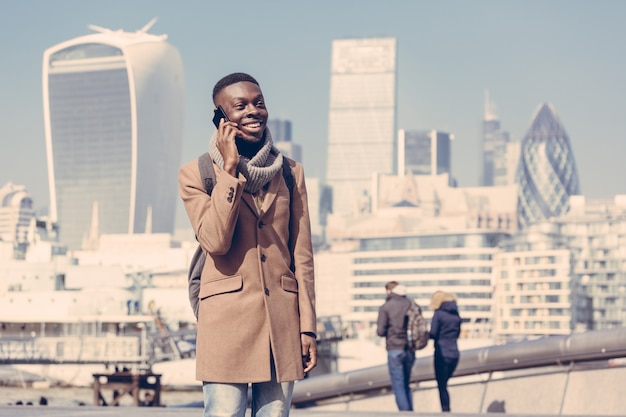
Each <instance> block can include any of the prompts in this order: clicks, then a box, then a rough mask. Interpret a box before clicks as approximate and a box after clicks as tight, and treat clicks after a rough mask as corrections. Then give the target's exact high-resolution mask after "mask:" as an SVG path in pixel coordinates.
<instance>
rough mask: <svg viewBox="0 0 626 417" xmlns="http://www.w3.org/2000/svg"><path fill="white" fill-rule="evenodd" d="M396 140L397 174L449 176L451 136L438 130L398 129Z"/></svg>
mask: <svg viewBox="0 0 626 417" xmlns="http://www.w3.org/2000/svg"><path fill="white" fill-rule="evenodd" d="M398 138H399V140H398V142H399V143H398V148H399V149H398V150H399V152H398V155H399V156H398V174H400V175H402V174H406V173H409V172H410V173H412V174H414V175H439V174H451V172H450V171H451V164H450V156H451V155H450V154H451V148H452V139H453V138H454V136H453V135H451V134H449V133H446V132H440V131H438V130H403V129H400V131H399V133H398ZM450 178H451V176H450Z"/></svg>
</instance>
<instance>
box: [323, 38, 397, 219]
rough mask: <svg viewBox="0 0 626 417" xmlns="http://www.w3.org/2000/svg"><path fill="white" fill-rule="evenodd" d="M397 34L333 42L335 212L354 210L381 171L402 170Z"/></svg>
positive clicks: (331, 180) (330, 177)
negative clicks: (398, 136) (399, 159)
mask: <svg viewBox="0 0 626 417" xmlns="http://www.w3.org/2000/svg"><path fill="white" fill-rule="evenodd" d="M395 110H396V39H395V38H369V39H344V40H335V41H333V44H332V60H331V79H330V110H329V115H328V158H327V162H326V164H327V165H326V182H327V184H328V185H330V186H331V187H332V189H333V196H334V197H333V213H334V214H338V215H350V214H353V213H354V212H355V211H356V210H357V207H358V204H359V202H360V201H362V199H363V197H364V195H369V194H370V190H369V189H370V187H371V182H372V175H373V173H375V172H379V173H383V174H393V173H395V170H396V134H395V132H396V129H395V123H396V111H395Z"/></svg>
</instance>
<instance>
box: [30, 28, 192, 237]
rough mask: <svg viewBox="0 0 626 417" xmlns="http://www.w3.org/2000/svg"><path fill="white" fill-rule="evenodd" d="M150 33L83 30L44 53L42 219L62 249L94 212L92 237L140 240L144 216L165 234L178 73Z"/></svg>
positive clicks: (169, 222)
mask: <svg viewBox="0 0 626 417" xmlns="http://www.w3.org/2000/svg"><path fill="white" fill-rule="evenodd" d="M149 26H151V24H149V25H146V26H145V27H144V28H143V29H141V30H139V31H137V32H133V33H129V32H123V31H112V30H109V29H104V28H99V27H92V29H95V30H96V31H97V33H93V34H90V35H86V36H81V37H78V38H75V39H71V40H68V41H65V42H62V43H60V44H58V45H55V46H52V47H50V48H49V49H47V50H46V51H45V52H44V55H43V103H44V125H45V137H46V151H47V161H48V180H49V189H50V215H51V217H52V220H53V221H57V222H58V224H59V228H60V239H61V241H62V242H64V243H66V244H67V245H68V246H69V248H70V249H77V248H79V247H80V245H81V242H82V240H83V238H84V236H85V234H86V233H87V232H88V231H89V227H90V224H91V221H92V218H91V215H92V207H93V206H94V203H97V205H98V207H99V219H98V224H99V228H100V232H101V233H140V232H144V231H145V229H146V227H147V226H146V222H147V220H149V217H150V216H151V218H152V227H151V229H152V231H154V232H165V233H172V232H173V228H174V217H175V209H176V200H175V199H174V198H172V196H174V195H176V193H177V191H176V190H177V184H176V172H177V170H178V167H179V165H180V157H181V150H182V127H183V68H182V62H181V59H180V56H179V54H178V51H177V50H176V49H175V48H174V47H173V46H171V45H170V44H168V43H167V42H166V38H167V36H166V35H161V36H157V35H151V34H148V33H147V30H148V29H149ZM149 212H151V215H150V214H149ZM148 228H149V226H148Z"/></svg>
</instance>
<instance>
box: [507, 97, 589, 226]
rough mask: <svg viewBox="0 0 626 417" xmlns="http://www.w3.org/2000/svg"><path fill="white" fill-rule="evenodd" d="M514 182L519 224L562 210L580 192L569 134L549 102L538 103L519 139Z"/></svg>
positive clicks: (567, 207) (563, 210) (561, 212)
mask: <svg viewBox="0 0 626 417" xmlns="http://www.w3.org/2000/svg"><path fill="white" fill-rule="evenodd" d="M517 183H518V185H519V200H518V216H519V223H520V227H521V228H523V227H525V226H527V225H529V224H532V223H535V222H538V221H543V220H547V219H549V218H550V217H556V216H560V215H562V214H565V213H566V212H567V211H568V209H569V197H570V196H571V195H575V194H580V185H579V181H578V173H577V171H576V163H575V161H574V153H573V152H572V147H571V145H570V141H569V137H568V136H567V133H566V132H565V129H564V128H563V125H561V122H560V121H559V118H558V116H557V114H556V111H555V110H554V107H553V106H552V104H550V103H543V104H541V105H539V107H538V110H537V111H536V113H535V116H534V117H533V120H532V122H531V125H530V128H529V129H528V133H526V136H525V137H524V140H523V141H522V149H521V154H520V162H519V166H518V170H517Z"/></svg>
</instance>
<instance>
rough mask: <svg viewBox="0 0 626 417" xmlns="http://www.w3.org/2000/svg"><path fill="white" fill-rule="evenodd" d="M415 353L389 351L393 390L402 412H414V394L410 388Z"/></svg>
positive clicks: (409, 351) (388, 360)
mask: <svg viewBox="0 0 626 417" xmlns="http://www.w3.org/2000/svg"><path fill="white" fill-rule="evenodd" d="M414 363H415V352H413V351H412V350H409V349H405V350H389V351H387V364H388V366H389V376H390V377H391V388H392V389H393V394H394V395H395V397H396V404H397V406H398V410H400V411H413V392H412V391H411V388H410V387H409V382H411V368H413V364H414Z"/></svg>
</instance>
